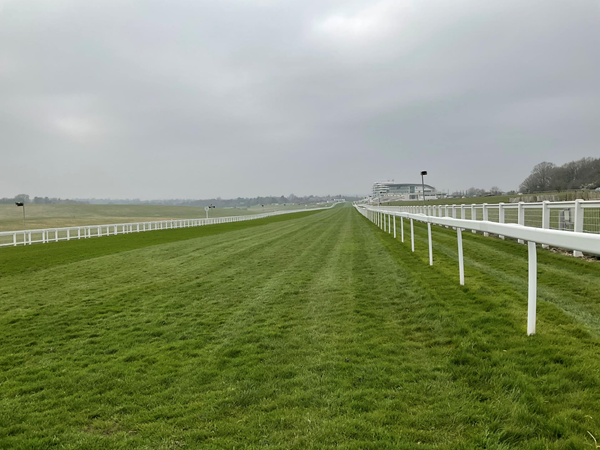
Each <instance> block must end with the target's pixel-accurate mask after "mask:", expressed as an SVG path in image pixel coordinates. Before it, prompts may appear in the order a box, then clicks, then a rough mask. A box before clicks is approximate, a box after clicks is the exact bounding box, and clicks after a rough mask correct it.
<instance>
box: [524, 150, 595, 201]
mask: <svg viewBox="0 0 600 450" xmlns="http://www.w3.org/2000/svg"><path fill="white" fill-rule="evenodd" d="M598 186H600V158H597V159H594V158H582V159H580V160H578V161H571V162H568V163H566V164H563V165H562V166H556V165H554V164H553V163H549V162H542V163H540V164H538V165H536V166H535V167H534V168H533V170H532V171H531V174H530V175H529V176H528V177H527V178H525V180H524V181H523V183H521V185H520V187H519V188H520V190H521V192H525V193H533V192H542V191H563V190H569V189H594V188H596V187H598Z"/></svg>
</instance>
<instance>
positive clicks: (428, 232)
mask: <svg viewBox="0 0 600 450" xmlns="http://www.w3.org/2000/svg"><path fill="white" fill-rule="evenodd" d="M427 235H428V239H429V265H430V266H433V243H432V242H431V222H427Z"/></svg>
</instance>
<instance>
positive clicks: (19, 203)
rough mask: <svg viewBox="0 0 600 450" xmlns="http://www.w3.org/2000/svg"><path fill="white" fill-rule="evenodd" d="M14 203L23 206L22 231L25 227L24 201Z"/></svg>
mask: <svg viewBox="0 0 600 450" xmlns="http://www.w3.org/2000/svg"><path fill="white" fill-rule="evenodd" d="M15 205H17V206H22V207H23V231H25V230H26V229H27V228H26V227H25V202H15Z"/></svg>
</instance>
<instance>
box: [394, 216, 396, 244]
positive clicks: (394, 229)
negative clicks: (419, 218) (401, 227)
mask: <svg viewBox="0 0 600 450" xmlns="http://www.w3.org/2000/svg"><path fill="white" fill-rule="evenodd" d="M394 239H396V216H394Z"/></svg>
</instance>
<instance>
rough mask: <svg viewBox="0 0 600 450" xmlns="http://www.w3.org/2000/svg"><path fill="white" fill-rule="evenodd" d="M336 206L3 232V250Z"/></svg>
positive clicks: (198, 225)
mask: <svg viewBox="0 0 600 450" xmlns="http://www.w3.org/2000/svg"><path fill="white" fill-rule="evenodd" d="M335 205H336V204H335V203H334V204H333V205H331V206H324V207H321V208H308V209H296V210H291V211H273V212H268V213H261V214H250V215H242V216H230V217H214V218H209V219H171V220H160V221H154V222H135V223H115V224H108V225H82V226H78V227H64V228H44V229H39V230H19V231H2V232H0V247H7V246H18V245H31V244H46V243H49V242H58V241H70V240H72V239H86V238H92V237H102V236H113V235H116V234H128V233H139V232H142V231H155V230H168V229H174V228H188V227H200V226H204V225H215V224H221V223H231V222H243V221H246V220H256V219H264V218H266V217H272V216H278V215H281V214H291V213H299V212H306V211H319V210H323V209H330V208H333V207H334V206H335ZM3 239H4V242H3Z"/></svg>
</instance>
